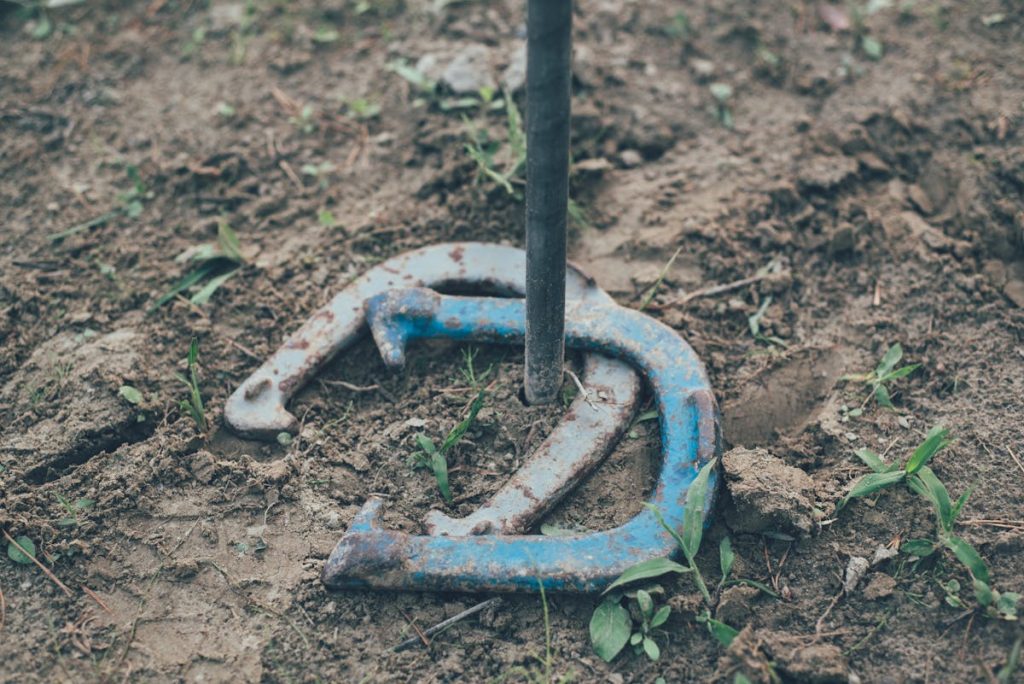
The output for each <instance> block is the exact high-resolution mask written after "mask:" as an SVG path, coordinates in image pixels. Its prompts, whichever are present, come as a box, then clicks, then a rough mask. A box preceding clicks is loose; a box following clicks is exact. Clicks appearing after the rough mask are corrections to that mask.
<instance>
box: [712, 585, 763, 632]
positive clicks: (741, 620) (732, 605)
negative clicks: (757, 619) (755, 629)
mask: <svg viewBox="0 0 1024 684" xmlns="http://www.w3.org/2000/svg"><path fill="white" fill-rule="evenodd" d="M759 593H760V591H759V590H757V589H755V588H754V587H748V586H746V585H744V584H738V585H736V586H734V587H729V588H728V589H726V590H725V591H723V592H722V597H721V598H720V599H719V600H718V607H717V608H715V617H716V618H718V619H719V620H721V621H722V622H724V623H725V624H727V625H745V624H747V623H748V622H750V618H751V617H753V614H754V609H753V607H752V605H751V604H752V602H753V601H754V599H756V598H757V595H758V594H759Z"/></svg>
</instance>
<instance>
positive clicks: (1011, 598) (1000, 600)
mask: <svg viewBox="0 0 1024 684" xmlns="http://www.w3.org/2000/svg"><path fill="white" fill-rule="evenodd" d="M1018 603H1020V594H1018V593H1017V592H1015V591H1004V592H1002V593H1001V594H999V596H998V597H997V598H996V610H998V611H999V614H1000V615H1001V616H1002V618H1003V619H1004V620H1016V619H1017V604H1018Z"/></svg>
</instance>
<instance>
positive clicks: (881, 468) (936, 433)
mask: <svg viewBox="0 0 1024 684" xmlns="http://www.w3.org/2000/svg"><path fill="white" fill-rule="evenodd" d="M948 436H949V430H947V429H945V428H943V427H942V426H941V425H937V426H935V427H933V428H932V429H931V430H930V431H929V432H928V434H927V435H926V436H925V438H924V441H922V442H921V443H920V444H919V445H918V446H917V448H916V449H914V451H913V453H912V454H911V455H910V458H908V459H907V463H906V465H903V466H901V465H900V463H899V461H893V462H892V463H888V464H887V463H885V462H884V461H882V458H881V457H880V456H879V455H878V454H876V453H875V452H874V451H872V450H871V449H858V450H857V451H856V452H855V453H856V454H857V458H859V459H860V460H861V461H863V462H864V464H865V465H866V466H867V467H869V468H871V470H872V471H873V472H871V473H868V474H867V475H864V476H863V477H861V478H860V479H859V480H857V482H855V483H854V485H853V487H852V488H851V489H850V491H849V492H848V493H847V494H846V496H844V497H843V498H842V500H841V501H840V502H839V504H838V505H837V507H836V511H839V510H840V509H842V508H843V507H844V506H845V505H846V504H847V503H849V502H850V500H851V499H856V498H858V497H864V496H868V495H869V494H873V493H875V492H877V491H878V490H880V489H884V488H886V487H892V486H893V485H896V484H899V483H900V482H904V481H907V484H908V486H910V488H911V489H915V491H916V488H917V487H920V486H924V485H923V484H921V483H922V479H921V474H920V473H921V471H922V470H923V469H924V468H925V466H926V465H927V464H928V462H929V461H930V460H931V459H932V457H934V456H935V454H937V453H938V452H939V451H941V450H942V449H944V448H946V447H947V446H949V445H950V444H951V442H950V441H949V440H948V439H947V437H948ZM929 475H930V477H931V478H935V476H934V473H932V472H931V469H928V470H927V471H926V472H925V477H928V476H929ZM936 480H937V478H936ZM940 484H941V483H940ZM947 496H948V495H947ZM964 500H965V501H966V499H964ZM960 505H963V504H960ZM957 512H959V509H957ZM954 517H955V516H954Z"/></svg>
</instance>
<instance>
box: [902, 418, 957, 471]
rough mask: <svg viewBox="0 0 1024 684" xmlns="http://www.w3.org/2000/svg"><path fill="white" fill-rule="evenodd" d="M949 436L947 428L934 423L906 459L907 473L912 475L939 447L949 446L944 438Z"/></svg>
mask: <svg viewBox="0 0 1024 684" xmlns="http://www.w3.org/2000/svg"><path fill="white" fill-rule="evenodd" d="M948 436H949V430H947V429H946V428H944V427H942V426H941V425H936V426H935V427H933V428H932V429H931V430H929V431H928V436H927V437H925V439H924V441H923V442H921V444H919V445H918V447H917V448H916V449H914V453H913V454H911V456H910V460H908V461H907V465H906V471H907V474H908V475H913V474H914V473H916V472H917V471H918V470H920V469H921V468H922V467H924V465H925V464H927V463H928V461H930V460H931V458H932V456H934V455H935V454H937V453H938V452H939V451H940V450H941V449H943V448H944V447H946V446H949V443H950V442H949V440H947V439H946V438H947V437H948Z"/></svg>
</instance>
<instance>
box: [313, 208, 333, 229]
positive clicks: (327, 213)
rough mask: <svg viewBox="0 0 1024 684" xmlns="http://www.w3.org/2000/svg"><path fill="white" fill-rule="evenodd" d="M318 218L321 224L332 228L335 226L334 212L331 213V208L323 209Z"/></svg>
mask: <svg viewBox="0 0 1024 684" xmlns="http://www.w3.org/2000/svg"><path fill="white" fill-rule="evenodd" d="M316 220H317V221H319V222H320V225H321V226H326V227H327V228H330V227H332V226H334V214H332V213H331V210H330V209H321V210H320V213H318V214H317V215H316Z"/></svg>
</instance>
